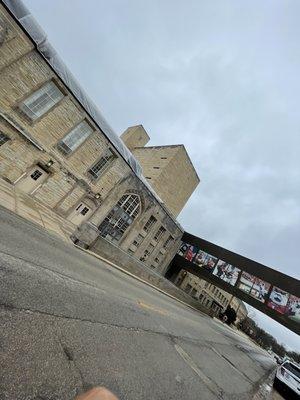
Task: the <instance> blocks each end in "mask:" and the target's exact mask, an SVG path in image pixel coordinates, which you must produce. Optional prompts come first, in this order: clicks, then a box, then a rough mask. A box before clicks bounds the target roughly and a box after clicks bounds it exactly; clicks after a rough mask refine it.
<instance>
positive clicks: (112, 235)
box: [98, 194, 141, 242]
mask: <svg viewBox="0 0 300 400" xmlns="http://www.w3.org/2000/svg"><path fill="white" fill-rule="evenodd" d="M140 208H141V205H140V197H139V196H138V195H136V194H125V195H123V196H122V197H121V198H120V200H119V201H118V203H117V204H116V205H115V207H114V208H113V209H112V210H111V211H110V213H109V214H108V215H107V217H106V218H105V219H104V221H103V222H102V223H101V224H100V225H99V228H98V229H99V231H100V235H101V236H102V237H103V238H107V239H108V240H111V241H115V242H118V241H119V240H120V239H121V237H122V236H123V234H124V232H125V231H126V229H127V228H128V227H129V226H130V225H131V224H132V222H133V220H134V219H135V218H136V217H137V216H138V213H139V211H140Z"/></svg>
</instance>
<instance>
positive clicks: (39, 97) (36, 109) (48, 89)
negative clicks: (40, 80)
mask: <svg viewBox="0 0 300 400" xmlns="http://www.w3.org/2000/svg"><path fill="white" fill-rule="evenodd" d="M63 97H64V94H63V93H62V92H61V91H60V89H59V88H58V87H57V86H56V84H55V83H54V82H53V81H50V82H47V83H45V84H44V85H43V86H42V87H41V88H39V89H38V90H36V91H35V92H34V93H32V94H31V95H30V96H29V97H27V99H25V100H24V101H23V102H22V103H21V104H20V106H19V108H20V109H21V110H22V111H23V113H24V114H26V115H27V116H28V117H29V118H31V119H32V120H35V119H37V118H39V117H41V116H42V115H44V114H45V113H46V112H47V111H49V110H50V109H51V108H52V107H53V106H55V104H57V103H58V102H59V101H60V100H61V99H62V98H63Z"/></svg>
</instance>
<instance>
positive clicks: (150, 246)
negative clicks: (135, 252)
mask: <svg viewBox="0 0 300 400" xmlns="http://www.w3.org/2000/svg"><path fill="white" fill-rule="evenodd" d="M147 249H148V251H149V253H150V254H151V253H152V251H153V250H154V249H155V247H154V246H153V244H152V243H150V244H149V246H148V247H147Z"/></svg>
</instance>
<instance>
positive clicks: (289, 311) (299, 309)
mask: <svg viewBox="0 0 300 400" xmlns="http://www.w3.org/2000/svg"><path fill="white" fill-rule="evenodd" d="M285 314H286V315H287V316H288V318H290V319H292V320H293V321H296V322H298V323H300V297H297V296H294V295H292V294H290V296H289V300H288V303H287V306H286V309H285Z"/></svg>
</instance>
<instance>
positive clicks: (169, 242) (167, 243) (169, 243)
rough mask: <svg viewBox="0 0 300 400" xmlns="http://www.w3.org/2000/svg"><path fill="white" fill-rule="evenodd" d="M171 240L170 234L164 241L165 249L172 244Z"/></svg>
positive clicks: (172, 240) (172, 239)
mask: <svg viewBox="0 0 300 400" xmlns="http://www.w3.org/2000/svg"><path fill="white" fill-rule="evenodd" d="M172 242H174V238H173V236H171V235H170V236H169V237H168V239H167V240H166V241H165V243H164V245H163V248H164V249H167V248H168V247H169V246H170V245H171V244H172Z"/></svg>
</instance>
